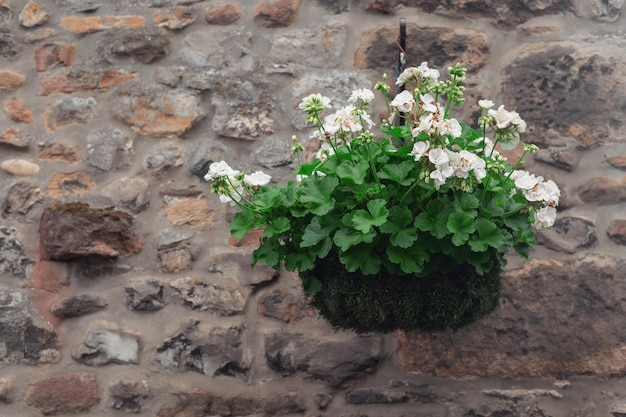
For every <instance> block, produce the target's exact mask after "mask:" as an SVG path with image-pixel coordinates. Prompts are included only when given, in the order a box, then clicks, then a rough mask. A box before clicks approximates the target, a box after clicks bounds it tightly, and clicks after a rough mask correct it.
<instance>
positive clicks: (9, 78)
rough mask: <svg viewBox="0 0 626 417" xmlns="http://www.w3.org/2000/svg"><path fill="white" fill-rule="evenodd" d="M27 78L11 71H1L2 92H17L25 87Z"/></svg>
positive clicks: (0, 83) (0, 87) (0, 86)
mask: <svg viewBox="0 0 626 417" xmlns="http://www.w3.org/2000/svg"><path fill="white" fill-rule="evenodd" d="M24 81H26V76H25V75H24V74H21V73H19V72H15V71H11V70H6V69H3V70H0V90H17V89H18V88H21V87H22V86H23V85H24Z"/></svg>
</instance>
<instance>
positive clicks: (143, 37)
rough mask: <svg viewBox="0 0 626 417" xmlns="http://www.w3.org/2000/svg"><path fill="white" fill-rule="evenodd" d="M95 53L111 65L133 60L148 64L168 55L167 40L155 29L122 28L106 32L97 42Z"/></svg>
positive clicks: (164, 35)
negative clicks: (126, 59) (128, 59)
mask: <svg viewBox="0 0 626 417" xmlns="http://www.w3.org/2000/svg"><path fill="white" fill-rule="evenodd" d="M97 53H98V55H100V56H101V57H102V59H103V60H104V61H106V62H109V63H111V64H117V63H122V62H123V61H124V59H125V58H133V59H136V60H137V61H139V62H141V63H143V64H150V63H151V62H153V61H156V60H158V59H160V58H163V57H164V56H166V55H167V54H168V53H169V39H168V37H167V36H166V34H164V33H162V31H160V30H156V29H155V28H149V27H146V28H140V29H130V28H123V29H117V30H111V31H107V32H106V33H105V34H104V35H103V36H102V38H101V39H100V40H99V42H98V47H97Z"/></svg>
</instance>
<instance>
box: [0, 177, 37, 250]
mask: <svg viewBox="0 0 626 417" xmlns="http://www.w3.org/2000/svg"><path fill="white" fill-rule="evenodd" d="M43 199H44V194H43V191H42V189H41V188H39V187H38V186H37V185H35V184H33V183H31V182H28V181H18V182H16V183H15V184H13V185H12V186H11V188H9V191H8V192H7V197H6V199H5V200H4V201H3V202H2V218H3V219H7V220H16V221H18V222H21V223H30V222H32V221H33V216H34V209H35V208H36V207H37V206H38V205H39V204H40V203H41V202H42V201H43ZM0 262H1V261H0Z"/></svg>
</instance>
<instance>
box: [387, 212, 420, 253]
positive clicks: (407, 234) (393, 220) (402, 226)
mask: <svg viewBox="0 0 626 417" xmlns="http://www.w3.org/2000/svg"><path fill="white" fill-rule="evenodd" d="M412 222H413V216H412V214H411V210H409V209H408V208H407V207H404V206H394V207H392V208H391V209H390V210H389V218H388V219H387V222H386V223H385V224H383V225H381V226H380V231H381V232H383V233H389V234H390V235H391V236H389V242H390V243H391V244H392V245H393V246H397V247H399V248H408V247H410V246H411V245H413V243H414V242H415V241H416V240H417V231H416V230H415V229H414V228H413V227H409V226H410V225H411V223H412Z"/></svg>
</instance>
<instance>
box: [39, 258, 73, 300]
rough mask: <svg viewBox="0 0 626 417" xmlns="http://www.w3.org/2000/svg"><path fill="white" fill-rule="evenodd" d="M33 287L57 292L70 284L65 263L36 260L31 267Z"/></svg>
mask: <svg viewBox="0 0 626 417" xmlns="http://www.w3.org/2000/svg"><path fill="white" fill-rule="evenodd" d="M32 282H33V288H36V289H38V290H44V291H48V292H52V293H58V292H59V291H61V290H62V289H63V288H65V287H67V286H68V285H70V279H69V274H68V270H67V263H65V262H50V261H37V263H35V267H34V268H33V277H32Z"/></svg>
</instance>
